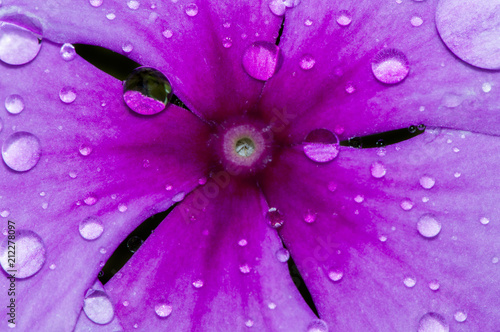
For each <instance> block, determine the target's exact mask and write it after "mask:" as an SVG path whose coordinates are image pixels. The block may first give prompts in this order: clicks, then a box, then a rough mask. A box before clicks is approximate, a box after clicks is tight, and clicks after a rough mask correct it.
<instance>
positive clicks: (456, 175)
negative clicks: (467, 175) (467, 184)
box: [453, 172, 462, 178]
mask: <svg viewBox="0 0 500 332" xmlns="http://www.w3.org/2000/svg"><path fill="white" fill-rule="evenodd" d="M461 175H462V173H460V172H455V173H453V176H454V177H456V178H459V177H460V176H461Z"/></svg>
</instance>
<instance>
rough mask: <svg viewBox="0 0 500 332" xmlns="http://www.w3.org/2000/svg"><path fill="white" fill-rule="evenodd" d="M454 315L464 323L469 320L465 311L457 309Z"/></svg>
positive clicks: (458, 320)
mask: <svg viewBox="0 0 500 332" xmlns="http://www.w3.org/2000/svg"><path fill="white" fill-rule="evenodd" d="M453 317H455V320H456V321H457V322H459V323H463V322H465V321H466V320H467V314H466V313H465V312H463V311H457V312H455V314H454V315H453Z"/></svg>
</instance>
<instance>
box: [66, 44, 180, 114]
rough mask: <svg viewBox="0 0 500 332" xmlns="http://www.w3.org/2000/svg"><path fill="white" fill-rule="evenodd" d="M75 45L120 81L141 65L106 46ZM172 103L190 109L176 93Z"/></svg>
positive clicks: (78, 52)
mask: <svg viewBox="0 0 500 332" xmlns="http://www.w3.org/2000/svg"><path fill="white" fill-rule="evenodd" d="M73 46H74V47H75V51H76V53H77V54H78V55H79V56H81V57H82V58H83V59H84V60H85V61H87V62H89V63H90V64H91V65H93V66H94V67H96V68H97V69H99V70H102V71H103V72H105V73H106V74H108V75H111V76H113V77H114V78H116V79H118V80H120V81H125V80H126V79H127V77H128V76H129V75H130V73H131V72H132V71H133V70H134V69H136V68H138V67H141V64H139V63H137V62H135V61H134V60H131V59H129V58H127V57H126V56H124V55H122V54H119V53H116V52H113V51H111V50H109V49H107V48H104V47H100V46H94V45H86V44H74V45H73ZM167 76H168V75H167ZM170 103H171V104H174V105H177V106H179V107H182V108H184V109H187V110H189V109H188V108H187V106H186V105H185V104H184V103H183V102H182V101H181V100H180V99H179V98H178V97H177V96H176V95H175V94H174V95H172V97H171V98H170Z"/></svg>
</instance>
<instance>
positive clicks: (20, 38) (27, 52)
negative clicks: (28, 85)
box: [0, 22, 42, 65]
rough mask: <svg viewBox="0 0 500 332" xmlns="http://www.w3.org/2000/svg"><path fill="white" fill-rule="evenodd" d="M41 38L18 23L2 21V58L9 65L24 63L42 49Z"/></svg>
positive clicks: (0, 49)
mask: <svg viewBox="0 0 500 332" xmlns="http://www.w3.org/2000/svg"><path fill="white" fill-rule="evenodd" d="M41 46H42V44H41V39H40V38H39V36H37V34H35V33H34V32H32V31H30V30H28V29H25V28H23V27H20V26H18V25H15V24H12V23H7V22H0V60H1V61H3V62H5V63H7V64H9V65H23V64H25V63H28V62H30V61H31V60H33V59H34V58H35V57H36V56H37V54H38V52H39V51H40V48H41Z"/></svg>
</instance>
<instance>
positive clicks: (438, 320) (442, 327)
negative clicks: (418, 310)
mask: <svg viewBox="0 0 500 332" xmlns="http://www.w3.org/2000/svg"><path fill="white" fill-rule="evenodd" d="M449 331H450V327H449V326H448V323H446V320H445V319H444V317H443V316H441V315H440V314H437V313H435V312H428V313H426V314H425V315H423V316H422V318H420V321H419V324H418V332H449Z"/></svg>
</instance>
